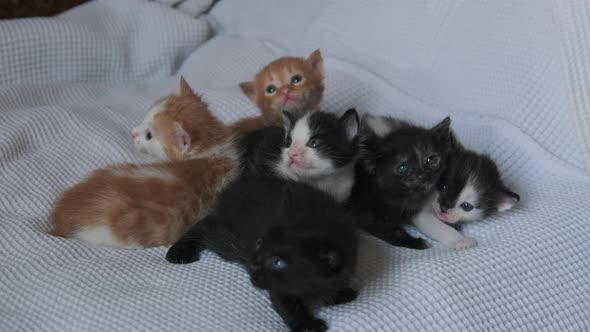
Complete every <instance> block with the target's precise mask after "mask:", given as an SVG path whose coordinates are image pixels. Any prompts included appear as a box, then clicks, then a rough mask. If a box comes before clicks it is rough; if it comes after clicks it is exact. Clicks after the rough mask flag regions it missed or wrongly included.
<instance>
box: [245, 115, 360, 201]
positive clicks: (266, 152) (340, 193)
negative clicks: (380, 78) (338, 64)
mask: <svg viewBox="0 0 590 332" xmlns="http://www.w3.org/2000/svg"><path fill="white" fill-rule="evenodd" d="M358 131H359V118H358V115H357V112H356V110H354V109H349V110H348V111H346V112H345V113H344V114H343V115H342V116H340V117H338V116H337V115H335V114H331V113H325V112H309V113H307V114H306V115H304V116H303V117H301V118H295V117H294V116H293V115H292V114H291V113H289V112H285V111H284V112H283V127H282V128H281V127H270V128H263V129H259V130H257V131H254V132H252V133H250V134H247V135H246V136H245V137H244V138H243V139H242V142H241V147H242V148H241V150H242V151H243V156H242V160H243V166H244V172H245V173H246V174H263V175H271V176H278V177H281V178H285V179H291V180H295V181H301V182H304V183H308V184H310V185H312V186H314V187H316V188H318V189H320V190H322V191H325V192H327V193H329V194H330V195H331V196H332V197H334V199H336V200H337V201H339V202H343V201H345V200H347V199H348V198H349V196H350V192H351V190H352V187H353V185H354V165H355V163H356V159H357V154H358V150H359V142H358V141H359V140H358Z"/></svg>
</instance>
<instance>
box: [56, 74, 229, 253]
mask: <svg viewBox="0 0 590 332" xmlns="http://www.w3.org/2000/svg"><path fill="white" fill-rule="evenodd" d="M158 104H159V106H158V110H159V111H158V112H157V114H155V115H154V116H153V119H154V120H156V121H155V126H154V129H155V130H156V132H158V134H159V135H160V137H159V138H160V140H161V141H162V146H163V147H162V151H164V152H165V155H168V156H170V157H171V158H177V159H178V158H182V157H184V156H187V152H189V151H190V154H189V155H188V156H192V157H191V158H190V159H186V160H183V161H168V162H162V163H155V164H147V165H137V164H122V165H113V166H109V167H106V168H103V169H99V170H96V171H94V172H93V173H91V174H90V175H89V176H88V177H87V178H86V179H85V180H83V181H82V182H80V183H79V184H77V185H75V186H74V187H73V188H71V189H69V190H67V191H65V192H64V193H63V194H62V195H61V196H60V197H59V198H58V199H57V201H56V203H55V206H54V208H53V211H52V212H51V215H50V218H49V223H50V228H51V231H50V232H51V234H53V235H57V236H63V237H74V238H78V239H80V240H82V241H84V242H87V243H88V244H91V245H97V246H111V247H123V248H144V247H153V246H160V245H169V244H171V243H173V242H174V241H176V240H177V239H178V238H179V237H180V236H181V235H182V234H183V233H184V232H185V231H186V230H187V229H188V228H190V226H192V225H193V224H194V223H195V222H196V221H197V220H199V219H201V218H202V217H204V216H205V215H206V214H207V213H208V210H209V208H210V207H211V206H212V205H213V204H214V201H215V198H216V196H217V194H218V193H219V192H220V191H221V190H222V189H223V188H224V187H225V186H226V185H227V184H228V183H229V182H231V181H232V180H233V179H235V178H236V177H237V172H238V167H237V166H238V160H237V153H236V152H235V150H234V148H233V143H232V141H231V137H230V135H231V133H230V131H229V129H228V128H227V127H226V126H225V125H224V124H223V123H222V122H220V121H219V120H218V119H216V118H215V117H214V116H213V115H211V113H210V111H209V109H208V107H207V104H205V103H204V102H203V101H202V100H201V98H200V97H199V96H198V95H197V94H195V93H194V92H193V91H192V89H191V88H190V87H189V86H188V84H187V83H186V82H185V81H184V79H181V82H180V95H171V96H168V97H166V98H165V99H163V100H161V101H160V102H159V103H158ZM195 119H198V121H200V122H198V123H196V122H195ZM158 123H159V124H160V125H162V126H160V125H158ZM164 125H165V126H164ZM197 127H198V128H206V130H197V129H198V128H197ZM198 156H200V158H199V159H195V158H194V157H198Z"/></svg>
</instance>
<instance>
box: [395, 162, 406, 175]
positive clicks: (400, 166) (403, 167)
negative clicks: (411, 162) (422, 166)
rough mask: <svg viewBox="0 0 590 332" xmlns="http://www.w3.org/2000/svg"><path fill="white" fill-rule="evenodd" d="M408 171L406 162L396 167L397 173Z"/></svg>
mask: <svg viewBox="0 0 590 332" xmlns="http://www.w3.org/2000/svg"><path fill="white" fill-rule="evenodd" d="M407 171H408V164H406V163H403V164H401V165H399V166H398V167H397V172H398V173H399V174H402V175H403V174H405V173H406V172H407Z"/></svg>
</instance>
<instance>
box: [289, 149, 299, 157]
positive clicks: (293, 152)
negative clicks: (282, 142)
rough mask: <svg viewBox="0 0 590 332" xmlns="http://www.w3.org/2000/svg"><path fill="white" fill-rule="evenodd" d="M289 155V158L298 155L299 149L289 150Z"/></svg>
mask: <svg viewBox="0 0 590 332" xmlns="http://www.w3.org/2000/svg"><path fill="white" fill-rule="evenodd" d="M289 157H291V158H295V157H299V151H296V150H289Z"/></svg>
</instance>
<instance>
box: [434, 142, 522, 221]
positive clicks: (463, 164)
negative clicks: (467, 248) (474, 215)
mask: <svg viewBox="0 0 590 332" xmlns="http://www.w3.org/2000/svg"><path fill="white" fill-rule="evenodd" d="M451 138H452V143H453V149H452V154H451V156H450V158H449V163H448V168H447V170H446V171H445V172H444V174H443V175H442V176H441V177H440V179H439V181H438V184H437V188H438V191H439V198H438V203H439V204H440V206H441V209H443V210H447V209H450V208H453V207H455V206H456V204H457V199H458V198H459V194H460V193H461V191H462V190H463V188H464V187H465V185H466V183H467V180H468V179H471V181H472V183H473V185H474V187H475V188H476V190H477V192H478V197H479V200H478V201H477V202H474V204H473V203H472V204H473V205H474V207H475V208H477V209H481V210H482V211H483V213H484V215H483V217H487V216H489V215H491V214H492V213H494V212H496V211H498V205H499V204H500V203H501V202H502V200H512V201H513V202H514V203H517V202H519V201H520V196H519V195H518V194H516V193H514V192H512V191H511V190H510V189H508V187H506V185H504V183H503V182H502V179H501V176H500V172H499V171H498V167H497V166H496V163H495V162H494V161H493V160H492V159H491V158H490V157H488V156H487V155H484V154H478V153H476V152H473V151H470V150H467V149H465V148H464V147H463V146H461V144H460V143H459V142H458V141H457V140H456V139H455V137H454V135H453V136H451Z"/></svg>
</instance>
